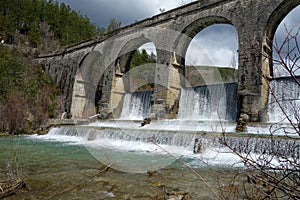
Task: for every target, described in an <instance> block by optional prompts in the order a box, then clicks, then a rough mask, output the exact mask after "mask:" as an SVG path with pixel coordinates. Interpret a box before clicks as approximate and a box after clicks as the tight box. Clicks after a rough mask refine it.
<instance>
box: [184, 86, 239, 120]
mask: <svg viewBox="0 0 300 200" xmlns="http://www.w3.org/2000/svg"><path fill="white" fill-rule="evenodd" d="M236 116H237V83H224V84H216V85H205V86H196V87H189V88H182V89H181V96H180V102H179V112H178V119H181V120H229V121H235V120H236Z"/></svg>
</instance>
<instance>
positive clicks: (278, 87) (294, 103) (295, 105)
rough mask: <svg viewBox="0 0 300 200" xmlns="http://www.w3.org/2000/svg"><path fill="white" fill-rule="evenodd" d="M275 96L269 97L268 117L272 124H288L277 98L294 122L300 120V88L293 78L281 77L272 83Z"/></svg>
mask: <svg viewBox="0 0 300 200" xmlns="http://www.w3.org/2000/svg"><path fill="white" fill-rule="evenodd" d="M270 86H271V88H272V91H273V93H274V95H272V94H271V93H270V95H269V107H268V109H269V111H268V117H269V121H270V122H288V121H287V119H286V117H285V115H284V114H283V112H282V110H281V108H280V106H279V105H278V103H277V102H276V99H275V97H276V98H277V100H278V101H279V103H280V104H281V106H282V108H283V109H284V111H285V112H286V114H288V116H289V117H290V119H291V120H292V121H293V122H297V121H299V120H300V115H299V111H300V87H299V85H298V84H297V83H296V82H295V80H294V79H293V78H292V77H280V78H276V79H274V80H273V81H271V83H270ZM274 96H275V97H274Z"/></svg>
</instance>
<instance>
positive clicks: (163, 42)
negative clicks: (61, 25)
mask: <svg viewBox="0 0 300 200" xmlns="http://www.w3.org/2000/svg"><path fill="white" fill-rule="evenodd" d="M299 4H300V0H199V1H195V2H193V3H190V4H187V5H185V6H182V7H179V8H176V9H173V10H171V11H168V12H165V13H162V14H159V15H156V16H153V17H151V18H148V19H145V20H142V21H139V22H137V23H134V24H131V25H129V26H126V27H124V28H121V29H119V30H116V31H115V32H113V33H111V34H110V35H109V36H106V37H103V38H94V39H91V40H88V41H84V42H82V43H80V44H76V45H73V46H69V47H66V48H65V49H62V50H61V51H57V52H54V53H52V54H48V55H39V56H38V57H37V59H38V61H39V64H40V66H41V67H42V68H43V70H44V71H45V72H46V73H48V74H50V76H51V77H52V78H53V80H55V82H56V83H57V84H58V85H59V86H60V88H61V90H62V91H63V94H64V95H65V98H66V101H65V108H66V110H68V111H70V112H71V113H72V115H73V117H74V118H85V117H89V116H92V115H94V114H96V113H100V114H101V116H102V117H103V118H105V117H114V116H117V115H118V113H119V112H120V107H121V106H122V99H123V98H124V93H125V92H132V91H135V90H137V89H138V88H139V87H141V86H143V85H147V84H149V83H151V84H152V85H154V93H153V97H152V110H151V113H152V114H151V116H152V117H153V118H157V119H167V118H172V117H174V116H175V115H176V109H175V108H176V106H178V99H179V98H180V87H181V86H184V85H187V83H186V82H185V81H184V79H185V78H184V76H185V55H186V51H187V48H188V46H189V44H190V42H191V40H192V38H193V37H194V36H195V35H196V34H197V33H198V32H200V31H201V30H203V29H204V28H206V27H208V26H210V25H213V24H218V23H222V24H224V23H225V24H231V25H233V26H234V27H235V29H236V33H237V36H238V45H239V51H238V55H239V59H238V63H239V66H238V97H237V98H238V99H239V103H238V104H239V105H237V106H238V108H239V116H244V119H245V120H246V121H249V122H264V121H266V116H267V114H266V112H267V103H268V87H267V84H268V82H269V81H271V80H272V61H271V59H272V40H273V37H274V34H275V31H276V28H277V27H278V25H279V23H280V22H281V21H282V20H283V18H284V17H285V16H286V15H287V14H288V13H289V12H290V11H291V10H292V9H293V8H295V7H296V6H297V5H299ZM224 39H226V38H224ZM148 42H153V43H154V45H155V48H156V52H157V62H156V64H153V65H151V64H149V66H141V67H138V68H137V69H136V70H129V63H130V60H131V58H132V56H133V53H134V52H135V51H136V49H137V48H139V47H140V46H141V45H143V44H145V43H148ZM263 55H267V56H263ZM145 74H147V75H145ZM144 75H145V76H144ZM201 76H202V75H201V74H199V78H201ZM202 78H204V79H205V76H202Z"/></svg>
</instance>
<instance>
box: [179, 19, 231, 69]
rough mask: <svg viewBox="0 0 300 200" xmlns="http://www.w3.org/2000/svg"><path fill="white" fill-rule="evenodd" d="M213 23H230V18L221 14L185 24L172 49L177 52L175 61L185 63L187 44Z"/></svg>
mask: <svg viewBox="0 0 300 200" xmlns="http://www.w3.org/2000/svg"><path fill="white" fill-rule="evenodd" d="M214 24H231V25H232V23H231V22H230V20H228V19H227V18H225V17H221V16H208V17H203V18H199V19H196V20H195V21H193V22H192V23H190V24H188V25H187V26H185V28H184V29H183V30H182V31H181V33H182V34H180V36H179V37H178V39H177V40H176V42H175V45H174V49H175V51H176V54H177V61H178V62H179V63H180V64H181V65H184V64H185V55H186V51H187V49H188V46H189V44H190V43H191V41H192V39H193V38H194V37H195V36H196V35H197V34H198V33H199V32H200V31H202V30H203V29H205V28H207V27H209V26H210V25H214Z"/></svg>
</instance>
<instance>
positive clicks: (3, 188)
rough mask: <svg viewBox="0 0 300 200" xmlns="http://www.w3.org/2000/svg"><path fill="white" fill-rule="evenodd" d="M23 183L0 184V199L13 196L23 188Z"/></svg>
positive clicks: (7, 182)
mask: <svg viewBox="0 0 300 200" xmlns="http://www.w3.org/2000/svg"><path fill="white" fill-rule="evenodd" d="M25 187H26V184H25V181H22V180H19V181H13V182H10V181H5V182H0V199H2V198H4V197H7V196H10V195H13V194H15V193H16V192H17V191H18V190H20V189H22V188H25Z"/></svg>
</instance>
